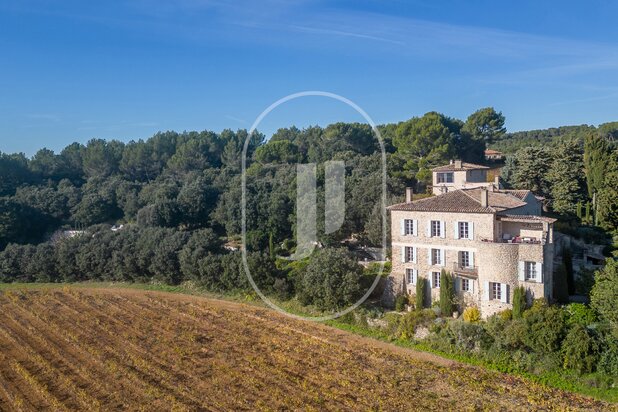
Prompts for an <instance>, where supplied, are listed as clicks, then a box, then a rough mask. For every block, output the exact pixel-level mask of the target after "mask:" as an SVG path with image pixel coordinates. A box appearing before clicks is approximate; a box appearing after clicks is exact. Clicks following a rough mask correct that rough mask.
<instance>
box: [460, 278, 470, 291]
mask: <svg viewBox="0 0 618 412" xmlns="http://www.w3.org/2000/svg"><path fill="white" fill-rule="evenodd" d="M461 291H462V292H470V291H471V288H470V279H465V278H461Z"/></svg>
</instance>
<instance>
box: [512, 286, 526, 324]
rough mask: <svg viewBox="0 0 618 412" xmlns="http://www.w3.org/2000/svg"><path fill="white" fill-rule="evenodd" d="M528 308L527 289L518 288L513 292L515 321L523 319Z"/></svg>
mask: <svg viewBox="0 0 618 412" xmlns="http://www.w3.org/2000/svg"><path fill="white" fill-rule="evenodd" d="M526 306H527V302H526V289H525V288H524V287H523V286H519V287H516V288H515V290H514V291H513V319H521V317H522V316H523V314H524V310H526Z"/></svg>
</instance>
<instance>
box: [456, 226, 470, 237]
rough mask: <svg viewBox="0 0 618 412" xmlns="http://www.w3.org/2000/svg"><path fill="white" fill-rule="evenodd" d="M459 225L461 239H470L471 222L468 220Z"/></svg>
mask: <svg viewBox="0 0 618 412" xmlns="http://www.w3.org/2000/svg"><path fill="white" fill-rule="evenodd" d="M458 226H459V227H458V232H459V239H470V224H469V223H468V222H459V224H458Z"/></svg>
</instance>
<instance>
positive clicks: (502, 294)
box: [500, 283, 509, 303]
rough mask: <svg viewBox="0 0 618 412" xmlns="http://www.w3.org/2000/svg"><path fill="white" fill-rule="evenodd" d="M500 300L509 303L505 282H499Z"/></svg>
mask: <svg viewBox="0 0 618 412" xmlns="http://www.w3.org/2000/svg"><path fill="white" fill-rule="evenodd" d="M500 302H502V303H509V285H507V284H506V283H501V284H500Z"/></svg>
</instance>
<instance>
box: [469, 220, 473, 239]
mask: <svg viewBox="0 0 618 412" xmlns="http://www.w3.org/2000/svg"><path fill="white" fill-rule="evenodd" d="M468 239H470V240H474V222H468Z"/></svg>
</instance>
